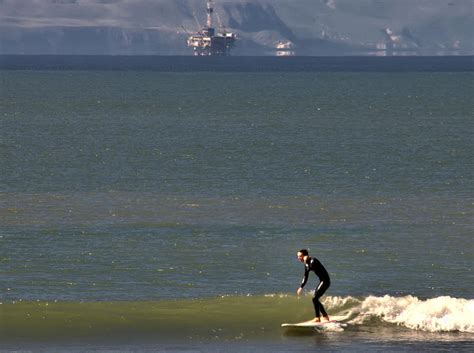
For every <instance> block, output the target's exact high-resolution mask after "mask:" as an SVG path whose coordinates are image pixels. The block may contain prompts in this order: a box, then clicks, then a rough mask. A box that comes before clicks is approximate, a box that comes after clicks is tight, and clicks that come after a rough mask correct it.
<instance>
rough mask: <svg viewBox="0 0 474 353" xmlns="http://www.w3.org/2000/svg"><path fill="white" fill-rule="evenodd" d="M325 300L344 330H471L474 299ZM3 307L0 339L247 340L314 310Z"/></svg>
mask: <svg viewBox="0 0 474 353" xmlns="http://www.w3.org/2000/svg"><path fill="white" fill-rule="evenodd" d="M324 305H325V307H326V309H327V311H328V312H329V313H330V315H334V316H344V319H343V322H344V324H345V325H344V330H351V331H357V330H360V329H361V328H365V327H371V326H375V327H378V326H384V328H385V329H386V328H387V325H388V327H389V329H390V327H392V328H393V329H392V330H399V329H400V328H402V329H404V330H408V331H411V330H416V331H418V332H438V333H443V332H458V333H463V337H464V338H465V335H469V336H468V337H470V334H472V333H474V300H468V299H463V298H452V297H448V296H442V297H436V298H431V299H425V300H421V299H419V298H417V297H414V296H404V297H393V296H389V295H386V296H383V297H377V296H367V297H363V298H356V297H351V296H348V297H337V296H332V297H331V296H328V297H326V298H325V300H324ZM0 314H1V317H0V341H6V340H21V341H25V340H37V339H40V340H55V339H58V337H60V338H61V339H67V340H69V339H74V338H76V339H80V340H82V339H84V338H107V339H116V338H130V337H134V336H139V337H151V338H153V339H171V338H174V339H195V338H202V339H215V338H219V339H242V338H246V339H248V338H251V337H266V338H269V337H270V338H271V337H278V336H281V335H282V329H281V327H280V324H281V323H283V322H300V321H305V320H308V319H309V318H311V316H312V314H313V310H312V304H311V300H309V298H304V297H303V298H296V297H295V296H294V295H287V294H280V295H279V294H273V295H258V296H257V295H256V296H252V295H249V296H222V297H217V298H201V299H189V300H182V299H179V300H178V299H176V300H159V301H149V302H147V301H138V302H118V301H117V302H56V301H53V302H40V301H38V302H24V301H17V302H3V303H1V304H0ZM364 330H365V329H364ZM376 331H377V330H375V332H376ZM342 334H343V333H342ZM454 339H456V338H454ZM469 339H470V338H469Z"/></svg>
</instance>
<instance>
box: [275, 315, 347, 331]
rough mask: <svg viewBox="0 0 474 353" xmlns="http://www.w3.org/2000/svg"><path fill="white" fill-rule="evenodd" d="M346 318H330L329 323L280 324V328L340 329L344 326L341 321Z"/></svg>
mask: <svg viewBox="0 0 474 353" xmlns="http://www.w3.org/2000/svg"><path fill="white" fill-rule="evenodd" d="M346 318H347V317H346V316H331V320H330V321H324V320H323V321H321V322H313V321H304V322H298V323H284V324H281V327H286V328H314V329H324V328H326V327H328V328H329V327H335V326H336V327H341V326H345V325H344V324H343V323H342V322H341V321H342V320H344V319H346Z"/></svg>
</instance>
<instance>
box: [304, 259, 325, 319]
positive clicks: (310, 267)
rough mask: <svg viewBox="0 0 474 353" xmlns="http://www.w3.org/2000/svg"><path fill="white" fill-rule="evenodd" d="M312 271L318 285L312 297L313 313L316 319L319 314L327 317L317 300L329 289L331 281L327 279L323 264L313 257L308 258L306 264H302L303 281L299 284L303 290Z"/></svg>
mask: <svg viewBox="0 0 474 353" xmlns="http://www.w3.org/2000/svg"><path fill="white" fill-rule="evenodd" d="M310 271H313V272H314V273H316V276H318V277H319V281H320V283H319V285H318V287H317V288H316V290H315V291H314V297H313V305H314V312H315V314H316V317H320V316H321V315H320V313H321V314H323V316H327V315H328V314H327V313H326V310H324V307H323V305H322V304H321V303H320V302H319V298H321V297H322V295H323V294H324V292H326V290H327V289H328V288H329V286H330V284H331V280H330V279H329V273H328V271H326V269H325V268H324V266H323V264H322V263H321V262H319V260H318V259H316V258H314V257H309V256H308V258H307V259H306V262H305V263H304V277H303V281H302V282H301V288H303V287H304V286H305V284H306V282H308V276H309V272H310Z"/></svg>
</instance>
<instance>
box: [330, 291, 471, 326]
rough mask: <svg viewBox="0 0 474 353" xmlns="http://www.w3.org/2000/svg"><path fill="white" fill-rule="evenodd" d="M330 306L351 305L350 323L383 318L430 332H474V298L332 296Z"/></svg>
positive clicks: (392, 322)
mask: <svg viewBox="0 0 474 353" xmlns="http://www.w3.org/2000/svg"><path fill="white" fill-rule="evenodd" d="M327 301H328V304H329V303H330V307H332V308H334V309H336V308H339V307H344V306H347V305H349V306H350V308H349V309H348V310H347V311H348V312H347V315H349V316H350V317H352V320H350V323H352V324H359V325H360V324H364V323H367V322H370V321H371V320H373V319H374V318H375V319H379V320H380V321H383V322H385V323H390V324H396V325H399V326H404V327H406V328H409V329H414V330H420V331H427V332H466V333H474V300H467V299H462V298H452V297H449V296H442V297H437V298H432V299H426V300H420V299H419V298H417V297H414V296H411V295H409V296H404V297H392V296H389V295H385V296H383V297H376V296H368V297H366V298H363V299H355V298H352V297H346V298H342V297H330V298H328V299H327Z"/></svg>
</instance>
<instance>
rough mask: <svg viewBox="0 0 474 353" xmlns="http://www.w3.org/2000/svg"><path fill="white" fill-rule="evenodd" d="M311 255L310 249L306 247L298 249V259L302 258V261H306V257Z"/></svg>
mask: <svg viewBox="0 0 474 353" xmlns="http://www.w3.org/2000/svg"><path fill="white" fill-rule="evenodd" d="M308 255H309V253H308V250H306V249H301V250H300V251H298V252H297V253H296V257H297V258H298V260H300V261H301V262H304V260H305V257H307V256H308Z"/></svg>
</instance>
